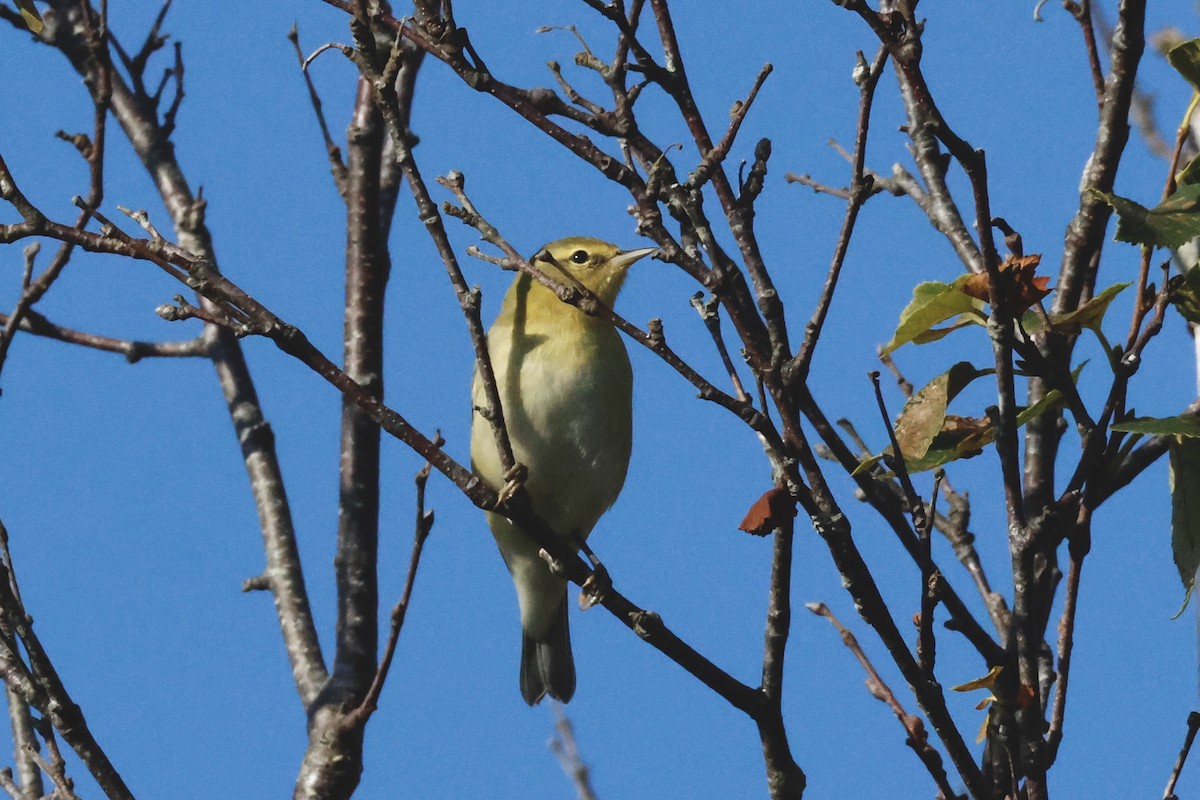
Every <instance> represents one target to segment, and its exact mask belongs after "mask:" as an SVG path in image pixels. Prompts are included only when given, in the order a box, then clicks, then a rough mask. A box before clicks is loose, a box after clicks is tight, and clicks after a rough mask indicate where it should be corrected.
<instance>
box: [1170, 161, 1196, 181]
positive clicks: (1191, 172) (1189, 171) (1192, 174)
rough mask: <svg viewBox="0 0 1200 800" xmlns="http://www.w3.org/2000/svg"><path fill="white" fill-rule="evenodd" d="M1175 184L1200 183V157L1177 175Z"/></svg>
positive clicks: (1185, 166) (1190, 162) (1184, 166)
mask: <svg viewBox="0 0 1200 800" xmlns="http://www.w3.org/2000/svg"><path fill="white" fill-rule="evenodd" d="M1175 183H1177V184H1180V185H1183V184H1185V183H1200V156H1196V157H1195V158H1193V159H1192V160H1191V161H1189V162H1188V163H1186V164H1184V165H1183V169H1181V170H1179V172H1176V173H1175Z"/></svg>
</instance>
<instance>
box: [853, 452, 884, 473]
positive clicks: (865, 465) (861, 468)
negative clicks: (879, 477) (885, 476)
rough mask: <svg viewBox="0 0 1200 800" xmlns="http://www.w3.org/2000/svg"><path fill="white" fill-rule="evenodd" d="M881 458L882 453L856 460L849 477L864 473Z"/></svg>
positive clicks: (873, 466)
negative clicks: (855, 465) (856, 463)
mask: <svg viewBox="0 0 1200 800" xmlns="http://www.w3.org/2000/svg"><path fill="white" fill-rule="evenodd" d="M882 460H883V456H882V455H877V456H867V457H866V458H864V459H863V460H862V461H860V462H858V466H857V467H855V468H854V471H853V472H851V473H850V477H851V478H857V477H858V476H859V475H865V474H866V473H868V472H870V471H871V470H873V469H874V468H875V465H876V464H878V463H879V462H880V461H882Z"/></svg>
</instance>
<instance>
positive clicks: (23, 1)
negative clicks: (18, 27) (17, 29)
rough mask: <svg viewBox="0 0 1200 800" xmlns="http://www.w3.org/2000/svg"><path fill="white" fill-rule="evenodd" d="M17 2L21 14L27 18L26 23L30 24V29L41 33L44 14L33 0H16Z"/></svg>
mask: <svg viewBox="0 0 1200 800" xmlns="http://www.w3.org/2000/svg"><path fill="white" fill-rule="evenodd" d="M16 3H17V8H18V9H19V10H20V12H21V16H22V17H24V18H25V24H26V25H28V26H29V30H31V31H33V32H34V33H41V32H42V15H41V14H39V13H38V10H37V8H36V7H35V6H34V5H33V0H16Z"/></svg>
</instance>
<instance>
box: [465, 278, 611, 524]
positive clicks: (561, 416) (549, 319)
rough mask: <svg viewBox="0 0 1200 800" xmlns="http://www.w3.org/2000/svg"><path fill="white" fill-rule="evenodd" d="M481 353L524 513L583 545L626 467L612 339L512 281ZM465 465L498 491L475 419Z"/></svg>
mask: <svg viewBox="0 0 1200 800" xmlns="http://www.w3.org/2000/svg"><path fill="white" fill-rule="evenodd" d="M488 351H489V353H490V355H491V360H492V368H493V370H494V371H495V373H496V380H497V384H498V386H499V389H500V399H501V404H502V406H503V410H504V416H505V422H506V424H507V426H508V432H509V438H510V439H511V441H512V445H513V454H514V457H515V458H516V460H517V461H518V462H520V463H522V464H524V465H525V466H526V467H527V468H528V471H529V475H528V478H527V480H526V483H525V488H526V489H527V490H528V492H529V495H530V498H531V500H532V502H533V507H534V509H535V510H536V511H537V512H538V514H539V515H540V516H542V518H543V519H545V520H546V522H547V523H549V524H550V526H551V527H552V528H554V529H555V530H556V531H557V532H559V533H560V534H562V535H564V536H571V537H578V538H579V539H582V538H584V537H586V536H587V534H588V533H589V532H590V531H591V529H592V526H593V525H595V523H596V520H597V519H599V517H600V515H601V514H603V513H604V511H605V510H606V509H607V508H608V507H609V506H610V505H612V503H613V501H615V500H616V497H617V494H618V493H619V492H620V490H621V486H622V484H624V482H625V471H626V468H627V466H628V463H629V453H630V446H631V439H632V420H631V416H632V387H633V376H632V372H631V370H630V366H629V357H628V355H627V354H626V352H625V346H624V344H623V343H622V341H621V338H620V335H619V334H618V333H617V332H616V331H615V330H614V329H613V327H612V326H611V325H610V324H608V323H607V322H604V321H603V320H598V319H595V318H593V317H589V316H587V315H586V314H583V313H582V312H581V311H579V310H578V309H576V308H574V307H572V306H569V305H566V304H564V303H562V302H561V301H560V300H559V299H558V298H557V297H556V296H555V295H554V294H553V292H551V291H550V290H548V289H546V288H545V287H543V286H541V285H540V284H537V283H535V282H533V281H531V280H530V279H529V277H528V276H521V277H519V278H518V279H517V280H516V281H515V282H514V284H513V286H512V288H511V289H510V290H509V294H508V296H507V297H506V298H505V301H504V305H503V310H502V311H501V314H500V316H499V318H497V320H496V323H495V324H494V325H493V327H492V329H491V331H490V332H489V334H488ZM473 394H474V402H475V405H476V406H482V405H485V404H486V398H485V397H484V395H483V388H482V386H481V384H480V381H479V378H478V375H476V378H475V386H474V392H473ZM471 457H472V462H473V463H474V465H475V469H476V471H477V472H479V474H480V475H481V476H482V477H484V478H485V479H486V480H487V481H488V482H489V483H491V484H492V485H493V486H496V487H500V486H502V485H503V483H504V476H503V474H502V473H503V470H502V469H501V467H500V463H499V455H498V453H497V451H496V446H495V440H494V437H493V435H492V432H491V426H490V423H488V422H487V421H486V420H484V419H483V418H482V416H480V415H479V414H478V413H476V415H475V418H474V422H473V431H472V440H471Z"/></svg>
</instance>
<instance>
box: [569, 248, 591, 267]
mask: <svg viewBox="0 0 1200 800" xmlns="http://www.w3.org/2000/svg"><path fill="white" fill-rule="evenodd" d="M571 260H572V261H574V262H575V263H576V264H586V263H587V260H588V252H587V250H576V251H575V252H574V253H571Z"/></svg>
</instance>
